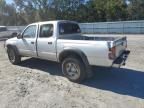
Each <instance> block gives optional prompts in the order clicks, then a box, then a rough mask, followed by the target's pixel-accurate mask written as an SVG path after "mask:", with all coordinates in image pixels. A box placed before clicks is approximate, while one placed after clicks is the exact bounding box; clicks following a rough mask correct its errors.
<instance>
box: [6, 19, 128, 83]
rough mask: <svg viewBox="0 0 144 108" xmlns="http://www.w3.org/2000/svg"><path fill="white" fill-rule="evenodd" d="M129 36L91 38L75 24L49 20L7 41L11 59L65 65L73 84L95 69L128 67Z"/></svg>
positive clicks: (67, 74) (65, 72)
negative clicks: (95, 67) (125, 65)
mask: <svg viewBox="0 0 144 108" xmlns="http://www.w3.org/2000/svg"><path fill="white" fill-rule="evenodd" d="M126 47H127V40H126V37H90V36H85V35H82V34H81V30H80V28H79V26H78V23H76V22H73V21H65V20H64V21H63V20H60V21H47V22H38V23H33V24H30V25H28V26H27V27H26V28H25V29H24V31H23V32H22V33H21V34H19V35H18V36H17V37H15V38H12V39H8V40H7V41H6V48H7V53H8V57H9V60H10V62H11V63H12V64H18V63H20V61H21V57H23V56H29V57H35V58H40V59H45V60H50V61H55V62H59V63H61V67H62V71H63V74H64V75H65V76H66V77H67V78H68V79H69V80H71V81H73V82H80V81H82V80H84V79H85V78H87V77H89V76H90V75H91V73H92V72H91V66H103V67H111V66H113V64H125V60H126V57H127V54H128V53H129V52H128V51H126Z"/></svg>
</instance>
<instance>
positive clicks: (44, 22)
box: [31, 20, 77, 25]
mask: <svg viewBox="0 0 144 108" xmlns="http://www.w3.org/2000/svg"><path fill="white" fill-rule="evenodd" d="M60 22H70V23H77V22H75V21H69V20H54V21H42V22H35V23H32V24H31V25H34V24H46V23H60Z"/></svg>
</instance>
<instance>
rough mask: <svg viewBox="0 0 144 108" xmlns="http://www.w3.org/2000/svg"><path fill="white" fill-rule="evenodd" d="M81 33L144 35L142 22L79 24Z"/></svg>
mask: <svg viewBox="0 0 144 108" xmlns="http://www.w3.org/2000/svg"><path fill="white" fill-rule="evenodd" d="M79 25H80V28H81V30H82V33H88V34H144V20H141V21H118V22H98V23H80V24H79Z"/></svg>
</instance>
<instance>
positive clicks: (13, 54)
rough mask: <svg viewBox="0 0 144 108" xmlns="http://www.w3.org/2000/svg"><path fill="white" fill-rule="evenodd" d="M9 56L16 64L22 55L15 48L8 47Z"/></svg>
mask: <svg viewBox="0 0 144 108" xmlns="http://www.w3.org/2000/svg"><path fill="white" fill-rule="evenodd" d="M8 58H9V61H10V62H11V63H12V64H14V65H16V64H18V63H20V62H21V57H20V56H19V55H18V54H17V53H16V51H15V50H14V49H13V48H8Z"/></svg>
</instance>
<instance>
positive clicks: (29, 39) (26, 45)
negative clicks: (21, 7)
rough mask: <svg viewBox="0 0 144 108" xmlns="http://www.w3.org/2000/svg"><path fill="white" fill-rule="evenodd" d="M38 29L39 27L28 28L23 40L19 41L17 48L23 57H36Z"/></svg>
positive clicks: (23, 34)
mask: <svg viewBox="0 0 144 108" xmlns="http://www.w3.org/2000/svg"><path fill="white" fill-rule="evenodd" d="M36 29H37V25H30V26H28V27H27V28H26V29H25V30H24V32H23V33H22V39H19V40H18V43H17V45H18V46H17V47H18V49H19V52H20V54H21V55H27V56H31V57H36V56H37V53H36V34H37V33H36Z"/></svg>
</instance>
